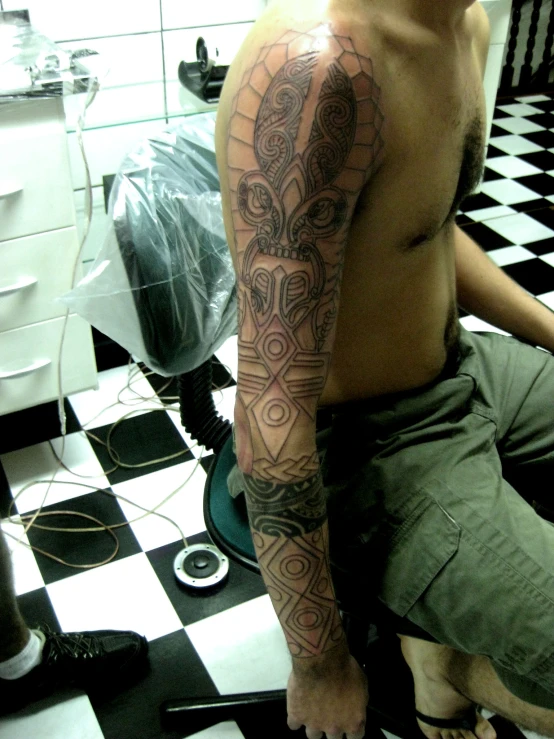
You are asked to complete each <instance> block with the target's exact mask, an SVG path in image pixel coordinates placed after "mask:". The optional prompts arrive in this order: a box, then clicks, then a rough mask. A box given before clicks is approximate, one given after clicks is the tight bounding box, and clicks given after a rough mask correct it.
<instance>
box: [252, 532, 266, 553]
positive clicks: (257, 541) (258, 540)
mask: <svg viewBox="0 0 554 739" xmlns="http://www.w3.org/2000/svg"><path fill="white" fill-rule="evenodd" d="M252 541H253V542H254V546H255V547H256V549H262V548H263V546H264V540H263V537H262V536H260V535H259V534H258V533H257V532H256V531H255V532H254V533H253V534H252Z"/></svg>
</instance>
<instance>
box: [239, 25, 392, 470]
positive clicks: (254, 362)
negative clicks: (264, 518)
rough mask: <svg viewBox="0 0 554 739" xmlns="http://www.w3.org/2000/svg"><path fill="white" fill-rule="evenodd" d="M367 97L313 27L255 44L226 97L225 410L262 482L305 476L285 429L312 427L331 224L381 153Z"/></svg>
mask: <svg viewBox="0 0 554 739" xmlns="http://www.w3.org/2000/svg"><path fill="white" fill-rule="evenodd" d="M322 42H324V44H325V49H326V51H327V52H329V51H330V52H331V53H330V54H329V53H327V54H326V57H325V58H326V60H327V59H329V58H332V62H331V63H329V62H328V61H326V62H325V64H324V65H323V64H321V63H320V57H321V48H322ZM322 67H323V68H322ZM379 96H380V90H379V87H378V86H377V85H376V83H375V82H374V80H373V76H372V64H371V61H370V60H369V59H367V58H365V57H362V56H360V55H359V54H357V53H356V51H355V49H354V46H353V43H352V41H351V40H350V39H349V38H347V37H341V36H333V35H332V34H331V33H330V31H329V29H328V27H327V26H320V27H318V28H317V29H314V30H313V31H312V32H310V33H296V32H292V31H291V32H288V33H286V34H285V35H284V36H283V37H282V38H281V39H280V40H279V41H278V42H277V43H275V44H272V45H270V46H266V47H264V48H263V49H262V50H261V53H260V55H259V58H258V60H257V61H256V63H255V64H254V66H253V67H252V68H251V69H249V70H248V71H247V72H246V73H245V74H244V77H243V80H242V83H241V86H240V89H239V92H238V93H237V95H236V97H235V99H234V101H233V105H232V110H231V113H232V115H231V120H230V126H229V138H228V165H229V176H230V190H231V201H232V215H233V225H234V232H235V240H236V242H235V246H236V254H237V260H238V277H239V280H238V282H239V286H238V287H239V290H238V292H239V300H238V303H239V360H240V361H239V375H238V389H237V396H238V401H237V402H238V404H240V405H241V406H242V408H241V410H242V413H243V416H244V417H245V421H247V424H248V426H249V427H250V428H252V429H254V431H253V433H254V434H255V435H256V437H257V438H256V439H255V440H254V439H252V441H253V442H254V441H255V442H256V447H257V449H258V450H259V449H263V453H261V454H260V453H258V454H257V455H256V458H255V459H252V462H251V467H250V469H249V470H247V471H249V472H251V473H253V474H255V475H256V476H258V477H261V478H262V479H266V480H278V481H280V482H287V481H290V480H293V479H299V478H300V479H301V478H305V477H308V476H311V475H313V474H314V473H315V472H316V471H317V458H316V457H315V456H314V454H313V452H312V453H311V454H309V455H304V456H302V455H300V456H299V455H298V452H297V445H295V444H294V439H293V436H294V429H295V427H296V428H303V429H305V428H306V426H307V425H308V424H309V423H310V422H311V423H312V424H313V422H314V421H315V414H316V410H317V405H318V400H319V398H320V396H321V393H322V391H323V387H324V384H325V380H326V376H327V372H328V368H329V361H330V352H329V350H328V347H329V339H330V338H331V336H332V333H333V330H334V328H335V319H336V316H337V310H338V299H339V286H340V277H341V271H342V264H343V252H344V246H345V241H346V238H345V229H344V228H343V227H344V226H345V224H346V223H347V220H348V216H349V212H350V215H351V211H352V210H353V206H354V205H355V202H356V199H357V196H358V195H359V193H360V191H361V189H362V188H363V185H364V184H365V182H367V179H368V177H369V175H370V174H371V171H372V169H373V168H374V167H375V165H376V163H377V162H378V158H379V154H380V152H381V149H382V145H383V142H382V139H381V135H380V129H381V126H382V123H383V117H382V115H381V112H380V110H379V106H378V102H379ZM323 245H324V246H323ZM289 442H292V444H288V443H289ZM287 444H288V446H289V449H292V453H289V452H288V450H287ZM295 447H296V449H295Z"/></svg>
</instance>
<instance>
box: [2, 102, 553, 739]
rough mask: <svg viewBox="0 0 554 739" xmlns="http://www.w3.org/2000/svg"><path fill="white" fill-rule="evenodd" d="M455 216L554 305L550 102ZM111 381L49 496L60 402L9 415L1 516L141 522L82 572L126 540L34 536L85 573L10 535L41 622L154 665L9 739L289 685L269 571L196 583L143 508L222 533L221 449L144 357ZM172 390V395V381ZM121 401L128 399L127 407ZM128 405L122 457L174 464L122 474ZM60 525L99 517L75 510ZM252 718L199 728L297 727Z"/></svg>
mask: <svg viewBox="0 0 554 739" xmlns="http://www.w3.org/2000/svg"><path fill="white" fill-rule="evenodd" d="M458 220H459V223H460V224H461V225H462V226H463V228H464V229H466V230H467V232H468V233H469V234H470V235H471V236H472V237H473V238H474V239H475V240H476V241H477V242H478V243H480V244H481V246H483V247H484V248H485V249H486V250H487V251H488V253H489V255H490V256H491V257H492V258H493V259H494V260H495V262H496V263H497V264H499V265H500V266H502V267H503V268H504V269H505V270H506V272H507V273H508V274H510V275H511V276H512V277H513V278H514V279H515V280H516V281H517V282H519V283H520V284H521V285H522V286H523V287H524V288H525V289H527V290H528V291H529V292H530V293H532V294H533V295H535V296H537V297H538V298H539V299H540V300H542V301H543V302H544V303H546V304H547V305H548V306H550V307H551V308H552V309H554V98H553V97H546V96H535V97H527V98H525V99H516V100H513V101H508V102H507V103H506V104H499V105H498V107H497V109H496V118H495V122H494V126H493V131H492V140H491V145H490V148H489V154H488V161H487V168H486V176H485V182H484V184H483V188H482V193H481V194H479V195H476V196H472V198H470V199H469V200H468V201H466V203H465V204H464V208H463V214H461V215H460V216H459V218H458ZM462 322H463V323H464V325H466V327H467V328H470V329H483V328H485V329H486V328H488V326H487V324H483V323H482V322H481V321H478V320H476V319H475V318H474V317H472V316H465V317H463V318H462ZM217 357H218V359H219V360H220V362H221V364H222V365H225V366H227V367H228V368H229V369H230V372H231V376H229V374H228V372H227V371H226V369H225V368H224V367H223V366H221V365H220V364H219V363H216V369H217V372H216V375H215V378H214V379H215V382H216V383H217V384H218V385H226V387H225V388H224V389H223V390H218V391H216V392H215V399H216V402H217V405H218V409H219V411H220V413H222V415H224V416H226V417H228V418H232V413H233V403H234V393H235V387H234V385H235V383H234V380H233V379H232V377H234V376H236V367H237V358H236V339H235V338H234V339H231V340H229V341H228V342H227V343H226V344H225V345H224V346H223V347H222V348H221V350H220V351H218V352H217ZM129 371H131V381H130V389H129V387H127V386H128V381H129ZM99 381H100V386H99V389H98V390H96V391H89V392H84V393H79V394H77V395H74V396H72V397H70V398H69V399H68V400H67V401H66V409H67V416H68V428H67V432H68V433H67V437H66V439H65V449H64V452H63V461H64V464H65V466H66V468H68V469H64V468H59V469H58V472H57V473H56V477H55V479H56V481H59V482H60V483H61V482H63V483H65V484H59V485H58V484H56V485H53V486H52V487H51V488H50V490H49V491H48V495H47V498H46V500H44V496H45V493H46V492H47V488H48V485H47V483H46V482H40V483H39V484H37V485H35V486H33V487H30V488H27V489H24V488H25V486H26V485H27V484H28V483H30V482H33V481H48V480H49V479H50V478H51V477H52V475H53V474H54V473H55V472H56V469H57V468H58V465H57V462H56V460H55V457H54V454H53V452H52V448H51V446H50V444H49V441H51V443H52V446H53V448H54V449H55V450H56V451H57V452H58V453H61V449H62V441H61V439H60V438H59V433H60V432H59V423H58V421H57V412H56V408H55V404H48V405H46V406H42V407H39V408H35V409H32V410H30V411H24V412H21V413H19V414H15V415H13V416H5V417H3V418H0V463H1V465H0V516H2V517H3V518H5V517H6V516H7V514H8V507H9V505H10V503H11V502H12V498H13V497H15V496H17V500H16V503H15V513H16V514H18V513H19V514H24V513H29V512H32V511H34V510H36V509H37V508H38V507H39V506H40V505H41V504H42V503H44V510H45V511H64V510H71V511H79V512H81V513H85V514H88V515H91V516H94V517H95V518H97V519H99V520H101V521H102V522H103V523H105V524H112V525H113V524H118V523H122V524H125V523H126V522H130V523H129V526H123V527H121V528H118V529H116V533H117V538H118V540H119V551H118V552H117V556H115V557H114V559H113V560H112V561H110V562H109V563H108V564H104V565H102V566H100V567H97V568H92V569H91V568H83V567H82V566H83V565H86V564H91V563H96V562H103V561H104V560H106V559H108V558H109V557H110V556H111V554H112V552H113V548H114V541H113V539H112V537H110V536H109V535H108V534H107V533H106V532H105V531H104V532H96V533H79V534H59V533H55V532H48V531H44V530H41V529H38V528H32V529H31V530H30V531H29V532H28V535H27V537H25V538H24V541H27V540H28V541H30V543H31V544H33V545H34V546H35V547H38V548H39V549H43V550H46V551H48V552H51V553H53V554H55V555H56V556H57V557H58V558H60V559H62V560H66V561H68V562H70V563H72V564H73V565H76V566H79V565H80V566H81V567H80V568H78V569H72V568H70V567H67V566H66V565H63V564H60V563H59V562H57V561H54V560H52V559H49V558H47V557H45V556H43V555H42V554H40V553H38V552H32V551H31V550H29V549H28V548H26V547H25V546H22V545H21V544H17V543H16V541H15V540H14V539H9V542H10V544H11V545H12V547H13V560H14V567H15V577H16V586H17V593H18V596H19V601H20V604H21V609H22V611H23V614H24V616H25V617H26V619H27V621H28V622H29V623H30V624H31V625H34V624H36V623H38V622H40V623H47V624H49V625H50V626H52V627H53V628H59V629H62V630H65V631H80V630H85V629H101V628H116V629H134V630H135V631H138V632H140V633H142V634H145V635H146V636H147V638H148V639H149V641H150V662H151V672H150V673H149V675H148V676H147V677H146V678H145V679H143V680H142V681H141V682H139V683H138V684H137V685H136V686H134V687H131V688H130V689H129V690H127V691H125V692H123V693H122V694H121V695H120V696H118V697H117V698H116V699H114V700H113V701H112V702H109V703H108V704H103V705H102V704H98V705H97V704H94V705H93V704H91V702H90V701H89V699H88V697H87V696H86V695H84V694H81V693H77V692H74V693H71V694H68V695H64V696H61V697H60V699H59V701H54V702H52V701H50V702H49V703H47V704H44V705H38V706H36V707H35V709H34V711H25V712H23V713H21V714H17V715H14V716H13V717H10V718H5V719H3V720H0V739H15V738H16V737H17V739H21V738H25V739H26V738H27V737H29V738H31V737H32V738H33V739H40V738H41V737H50V738H56V739H57V738H60V739H61V737H63V739H77V738H79V739H84V738H85V737H86V738H87V739H101V737H107V738H111V737H114V738H115V737H125V738H126V737H133V739H134V738H135V737H137V738H140V739H154V737H175V739H177V738H178V737H180V736H183V734H184V732H181V733H179V732H164V731H163V730H162V728H161V725H160V721H159V715H158V707H159V704H160V703H161V702H162V701H164V700H167V699H171V698H175V697H177V698H178V697H192V696H202V695H204V696H215V695H218V694H228V693H241V692H249V691H265V690H272V689H279V688H284V687H285V686H286V680H287V678H288V674H289V669H290V668H289V664H290V663H289V659H288V656H287V649H286V646H285V642H284V638H283V635H282V632H281V630H280V627H279V624H278V621H277V619H276V617H275V615H274V612H273V609H272V606H271V602H270V600H269V597H268V596H267V595H266V594H265V589H264V585H263V581H262V580H261V578H260V577H259V576H258V575H256V574H253V573H251V572H249V571H247V570H245V569H244V568H242V567H240V566H238V565H235V564H233V563H231V566H230V574H229V578H228V582H227V583H226V584H224V585H223V586H221V587H219V588H218V589H217V591H212V592H209V593H202V592H188V591H187V590H185V589H184V588H183V587H180V586H179V585H178V583H177V581H176V579H175V577H174V574H173V560H174V558H175V556H176V554H177V553H178V552H179V551H180V550H181V549H182V546H183V544H182V541H181V535H180V533H179V530H178V528H177V527H175V526H174V525H172V524H171V523H170V522H169V521H168V520H167V519H164V518H159V517H157V516H154V515H149V516H146V517H143V514H144V510H143V508H147V509H153V508H155V507H156V508H157V510H158V512H159V513H161V514H163V515H164V516H166V517H167V518H169V519H172V520H173V521H174V522H176V523H177V524H178V526H179V527H180V528H181V530H182V531H183V533H184V535H185V536H186V537H187V538H188V540H189V543H196V542H201V541H204V542H207V541H209V538H208V535H207V533H206V531H205V524H204V519H203V513H202V496H203V488H204V482H205V479H206V469H207V468H208V465H209V458H206V457H205V458H201V453H202V450H201V449H199V448H198V447H195V446H194V445H193V444H192V443H191V440H190V439H189V438H188V437H187V435H186V434H185V433H184V432H183V430H182V429H181V428H180V423H179V416H178V413H177V412H176V411H175V408H176V405H175V403H174V401H175V399H173V400H172V399H171V398H170V399H169V400H166V401H165V405H163V404H162V403H161V402H160V401H159V399H158V396H157V395H156V390H160V388H161V387H162V385H163V383H164V381H163V379H162V378H159V377H157V376H150V377H148V378H147V377H146V376H145V373H144V372H143V371H141V369H140V368H139V367H138V366H137V365H131V367H130V369H129V367H128V366H120V367H115V368H111V369H107V370H104V371H102V372H100V377H99ZM161 392H162V394H163V395H164V396H173V395H175V389H174V388H171V387H170V388H168V389H165V390H163V391H161ZM118 395H119V396H120V397H121V399H122V400H123V401H124V404H120V403H118V402H117V401H118ZM145 398H149V399H148V400H146V399H145ZM160 409H161V410H160ZM130 411H133V412H134V413H133V415H132V416H130V417H128V418H126V419H125V420H123V421H122V423H121V426H120V427H118V428H117V429H116V431H115V432H114V434H113V439H112V444H113V447H115V449H117V452H118V454H119V456H120V459H121V461H123V462H125V463H126V464H128V465H137V464H139V463H141V462H146V461H148V460H152V459H158V458H169V457H170V458H169V459H166V461H164V462H159V463H157V464H154V465H152V466H149V467H133V466H130V467H119V468H118V469H116V470H113V467H114V465H113V463H112V461H111V460H110V458H109V456H108V454H107V452H106V449H105V447H104V446H102V445H101V444H100V443H99V441H97V440H95V439H93V438H91V437H87V435H85V433H84V432H83V430H82V429H86V430H87V431H92V432H93V433H94V435H95V436H96V437H97V438H98V439H101V440H106V438H107V435H108V431H109V429H110V427H111V426H112V424H113V423H114V422H115V421H117V420H119V419H120V418H122V417H123V416H125V415H126V414H128V413H129V412H130ZM177 453H180V454H179V455H178V456H174V455H175V454H177ZM68 470H71V472H69V471H68ZM112 470H113V471H112ZM80 483H81V484H82V483H85V484H86V485H88V486H92V487H93V488H96V487H98V488H107V489H109V490H111V491H113V493H114V494H116V495H118V496H122V497H121V498H115V497H111V496H109V495H107V494H106V493H101V492H97V491H96V492H95V491H93V490H92V489H91V488H90V487H89V488H87V487H82V486H81V484H80ZM175 490H177V492H176V494H175V495H173V496H172V497H169V496H170V494H171V493H172V492H173V491H175ZM138 506H142V508H140V507H138ZM54 522H57V523H54ZM51 523H53V524H54V525H58V526H80V527H87V526H91V525H94V524H91V522H90V521H86V520H85V519H82V518H80V519H79V518H73V519H69V518H67V517H64V518H63V519H62V518H61V517H60V519H58V518H54V519H51ZM2 526H3V528H4V530H5V531H6V532H7V533H9V534H12V535H14V536H15V537H16V538H18V537H20V536H21V534H22V529H21V527H20V526H18V525H17V524H16V523H9V522H7V521H5V520H4V521H3V523H2ZM39 709H40V710H39ZM254 719H255V720H253V721H251V722H249V723H248V724H246V723H241V724H240V726H239V725H237V724H236V723H234V722H227V723H224V724H220V725H218V726H216V727H213V728H211V729H208V730H206V731H204V732H202V733H201V734H198V735H197V736H198V737H202V739H237V738H238V737H246V739H254V738H255V739H259V738H260V737H269V736H271V737H273V736H275V737H277V736H285V735H286V734H287V731H286V730H285V729H284V728H283V731H282V733H279V732H278V733H275V732H276V731H277V729H276V728H275V726H273V728H271V727H270V726H269V725H268V722H267V717H264V716H260V715H257V716H255V717H254ZM301 733H303V732H297V733H295V734H293V733H291V734H290V736H300V734H301ZM374 734H375V735H377V736H378V737H380V738H381V739H382V738H383V734H382V733H381V732H380V730H379V729H378V728H369V727H368V733H367V736H373V735H374ZM500 739H502V737H500Z"/></svg>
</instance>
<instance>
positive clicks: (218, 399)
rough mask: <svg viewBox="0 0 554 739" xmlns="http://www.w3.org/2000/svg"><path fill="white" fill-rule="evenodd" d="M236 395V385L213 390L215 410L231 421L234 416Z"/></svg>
mask: <svg viewBox="0 0 554 739" xmlns="http://www.w3.org/2000/svg"><path fill="white" fill-rule="evenodd" d="M236 395H237V387H236V385H233V387H226V388H225V390H216V391H215V392H214V403H215V407H216V409H217V412H218V413H219V414H221V415H222V416H223V418H227V419H228V420H229V421H233V420H234V417H235V398H236Z"/></svg>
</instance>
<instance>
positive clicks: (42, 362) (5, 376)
mask: <svg viewBox="0 0 554 739" xmlns="http://www.w3.org/2000/svg"><path fill="white" fill-rule="evenodd" d="M49 364H52V360H51V359H39V360H37V361H36V362H34V363H33V364H30V365H29V366H28V367H23V368H22V369H19V370H15V371H14V372H1V371H0V380H15V379H16V378H17V377H25V375H30V374H32V373H33V372H36V371H37V370H39V369H42V368H43V367H46V366H47V365H49Z"/></svg>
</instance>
